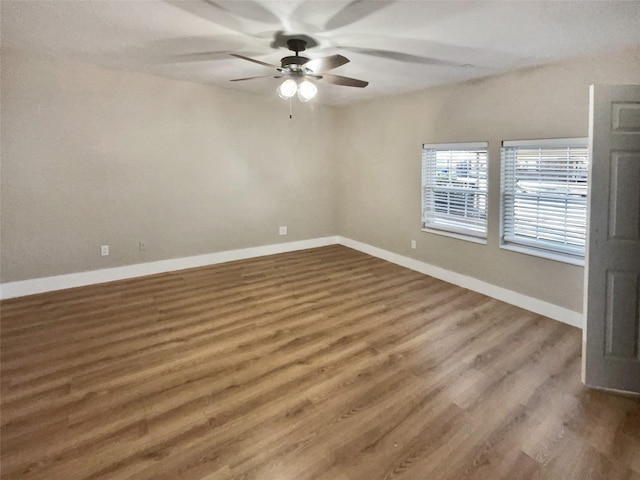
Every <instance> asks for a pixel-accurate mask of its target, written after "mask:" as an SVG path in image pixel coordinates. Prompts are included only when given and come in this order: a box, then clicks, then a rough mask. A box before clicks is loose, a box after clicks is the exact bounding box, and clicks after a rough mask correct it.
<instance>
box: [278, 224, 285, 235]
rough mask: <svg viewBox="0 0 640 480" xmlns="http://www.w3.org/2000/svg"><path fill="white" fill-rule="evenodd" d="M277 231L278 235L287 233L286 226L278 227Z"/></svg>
mask: <svg viewBox="0 0 640 480" xmlns="http://www.w3.org/2000/svg"><path fill="white" fill-rule="evenodd" d="M278 232H279V233H280V235H286V234H287V226H286V225H285V226H282V227H280V228H279V229H278Z"/></svg>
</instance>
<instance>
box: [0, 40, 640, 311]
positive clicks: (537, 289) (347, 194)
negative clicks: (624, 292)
mask: <svg viewBox="0 0 640 480" xmlns="http://www.w3.org/2000/svg"><path fill="white" fill-rule="evenodd" d="M639 82H640V51H637V50H636V51H631V52H626V53H621V54H619V55H610V56H607V57H602V58H595V59H589V60H580V61H574V62H567V63H564V64H561V65H556V66H549V67H543V68H539V69H532V70H528V71H523V72H519V73H515V74H509V75H504V76H496V77H493V78H489V79H485V80H481V81H474V82H467V83H463V84H457V85H451V86H447V87H440V88H434V89H430V90H427V91H423V92H418V93H412V94H406V95H400V96H394V97H388V98H383V99H380V100H376V101H371V102H366V103H362V104H358V105H355V106H348V107H342V108H335V109H332V108H327V107H321V106H317V105H313V104H311V105H309V104H307V105H304V104H299V103H298V104H296V109H297V114H296V118H295V119H294V120H293V121H292V120H289V118H288V111H287V106H286V103H285V102H282V101H281V100H280V99H279V98H277V96H276V95H273V96H270V97H265V96H263V95H250V94H246V93H240V92H234V91H230V90H221V89H215V88H210V87H207V86H203V85H195V84H189V83H184V82H176V81H171V80H166V79H161V78H155V77H150V76H144V75H136V74H131V73H123V72H116V71H110V70H104V69H100V68H97V67H92V66H88V65H82V64H75V63H64V64H61V63H58V62H53V61H49V60H43V59H39V58H35V57H30V56H23V55H21V54H16V53H12V54H3V57H2V85H1V86H2V89H1V93H2V98H1V100H2V118H1V121H2V123H1V128H2V130H1V133H2V145H1V148H2V166H1V203H0V205H1V208H2V221H1V224H0V226H1V236H0V253H1V268H2V270H1V277H0V281H1V282H10V281H15V280H24V279H30V278H37V277H43V276H49V275H58V274H64V273H71V272H80V271H87V270H93V269H100V268H106V267H112V266H119V265H129V264H134V263H141V262H148V261H153V260H160V259H168V258H179V257H184V256H189V255H198V254H203V253H211V252H216V251H223V250H229V249H236V248H243V247H250V246H258V245H266V244H271V243H279V242H282V241H293V240H302V239H308V238H316V237H321V236H326V235H336V234H339V235H343V236H345V237H348V238H352V239H354V240H359V241H362V242H365V243H368V244H371V245H374V246H377V247H381V248H384V249H387V250H390V251H393V252H396V253H399V254H402V255H406V256H409V257H413V258H416V259H418V260H422V261H424V262H427V263H430V264H433V265H436V266H439V267H442V268H445V269H448V270H451V271H454V272H458V273H461V274H465V275H469V276H472V277H475V278H478V279H480V280H483V281H486V282H489V283H492V284H495V285H497V286H500V287H504V288H508V289H511V290H515V291H517V292H521V293H524V294H526V295H530V296H532V297H536V298H539V299H541V300H544V301H547V302H551V303H554V304H556V305H559V306H562V307H565V308H568V309H571V310H574V311H581V310H582V288H583V285H582V283H583V268H582V267H576V266H571V265H566V264H563V263H559V262H554V261H551V260H545V259H541V258H537V257H532V256H528V255H524V254H519V253H514V252H510V251H505V250H501V249H500V248H499V238H498V237H499V174H500V165H499V159H500V142H501V140H513V139H527V138H549V137H551V138H552V137H572V136H586V135H587V133H588V132H587V128H588V86H589V84H591V83H639ZM464 141H489V149H490V151H489V153H490V172H489V173H490V185H489V188H490V192H489V202H490V206H489V209H490V212H489V235H488V243H487V245H478V244H474V243H470V242H465V241H462V240H457V239H452V238H449V237H443V236H438V235H434V234H430V233H425V232H422V231H421V230H420V216H421V213H420V153H421V145H422V143H437V142H464ZM279 225H287V226H288V227H289V235H288V236H286V237H280V236H278V234H277V228H278V226H279ZM412 239H415V240H417V242H418V248H417V250H411V249H410V240H412ZM139 241H144V242H146V243H147V251H146V252H140V251H138V242H139ZM100 244H109V245H110V246H111V255H110V256H109V257H101V256H100V255H99V246H100Z"/></svg>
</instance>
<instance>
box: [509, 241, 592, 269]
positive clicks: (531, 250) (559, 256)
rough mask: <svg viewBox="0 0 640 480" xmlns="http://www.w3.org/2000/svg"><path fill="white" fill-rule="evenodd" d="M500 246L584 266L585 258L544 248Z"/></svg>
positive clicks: (513, 250)
mask: <svg viewBox="0 0 640 480" xmlns="http://www.w3.org/2000/svg"><path fill="white" fill-rule="evenodd" d="M500 248H502V249H504V250H510V251H512V252H517V253H524V254H525V255H532V256H534V257H541V258H546V259H547V260H554V261H556V262H562V263H568V264H569V265H576V266H578V267H584V258H579V257H574V256H571V255H563V254H561V253H553V252H546V251H544V250H538V249H537V248H531V247H525V246H522V245H512V244H502V245H500Z"/></svg>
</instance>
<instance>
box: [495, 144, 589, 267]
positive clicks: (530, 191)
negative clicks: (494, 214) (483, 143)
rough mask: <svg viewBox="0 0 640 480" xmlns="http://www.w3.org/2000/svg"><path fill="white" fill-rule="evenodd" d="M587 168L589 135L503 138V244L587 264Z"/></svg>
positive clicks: (532, 252)
mask: <svg viewBox="0 0 640 480" xmlns="http://www.w3.org/2000/svg"><path fill="white" fill-rule="evenodd" d="M587 167H588V150H587V139H586V138H565V139H556V140H531V141H514V142H503V143H502V200H501V208H502V245H503V247H505V248H509V247H515V248H513V249H516V250H519V251H523V252H525V253H530V254H534V255H539V256H544V257H548V258H553V259H557V260H563V261H568V262H570V263H576V264H580V263H582V262H583V260H582V259H583V258H584V247H585V238H586V223H587Z"/></svg>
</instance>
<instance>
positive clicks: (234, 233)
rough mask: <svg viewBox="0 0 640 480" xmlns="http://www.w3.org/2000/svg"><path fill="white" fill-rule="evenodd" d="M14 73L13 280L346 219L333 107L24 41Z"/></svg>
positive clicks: (212, 248) (5, 72)
mask: <svg viewBox="0 0 640 480" xmlns="http://www.w3.org/2000/svg"><path fill="white" fill-rule="evenodd" d="M1 86H2V89H1V94H2V96H1V101H2V117H1V134H2V144H1V149H2V166H1V185H0V188H1V199H0V200H1V208H2V221H1V237H0V253H1V266H2V271H1V277H0V279H1V282H10V281H16V280H24V279H30V278H36V277H44V276H50V275H59V274H65V273H71V272H80V271H87V270H94V269H101V268H107V267H113V266H119V265H129V264H134V263H141V262H148V261H153V260H160V259H168V258H178V257H184V256H190V255H197V254H204V253H211V252H216V251H223V250H229V249H236V248H243V247H251V246H258V245H267V244H273V243H280V242H283V241H294V240H301V239H309V238H317V237H322V236H326V235H335V233H336V229H335V224H334V218H335V211H334V198H335V192H334V189H335V187H336V185H337V184H336V181H335V178H334V176H335V164H334V162H335V156H334V155H333V154H332V152H331V150H330V149H331V145H332V142H331V139H332V138H333V136H332V133H333V131H332V124H333V122H332V117H333V112H332V110H331V109H329V108H326V107H321V106H317V105H313V104H311V105H309V104H306V105H305V104H297V105H295V113H296V116H295V118H294V120H290V119H289V115H288V113H289V111H288V104H287V103H286V102H284V101H283V100H281V99H280V98H278V97H277V96H276V95H275V93H274V95H272V96H270V97H268V98H265V97H264V96H263V95H261V96H258V95H251V94H245V93H239V92H234V91H231V90H222V89H215V88H210V87H207V86H204V85H196V84H190V83H185V82H178V81H172V80H166V79H161V78H156V77H151V76H145V75H137V74H131V73H124V72H117V71H112V70H105V69H101V68H97V67H92V66H88V65H83V64H77V63H64V64H63V63H58V62H54V61H48V60H45V59H41V58H36V57H32V56H25V55H22V54H18V53H16V52H3V55H2V84H1ZM279 225H287V226H288V229H289V234H288V235H287V236H286V237H281V236H278V226H279ZM139 241H144V242H146V244H147V250H146V251H145V252H140V251H139V249H138V242H139ZM101 244H109V245H110V249H111V254H110V255H109V256H108V257H101V256H100V245H101Z"/></svg>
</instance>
